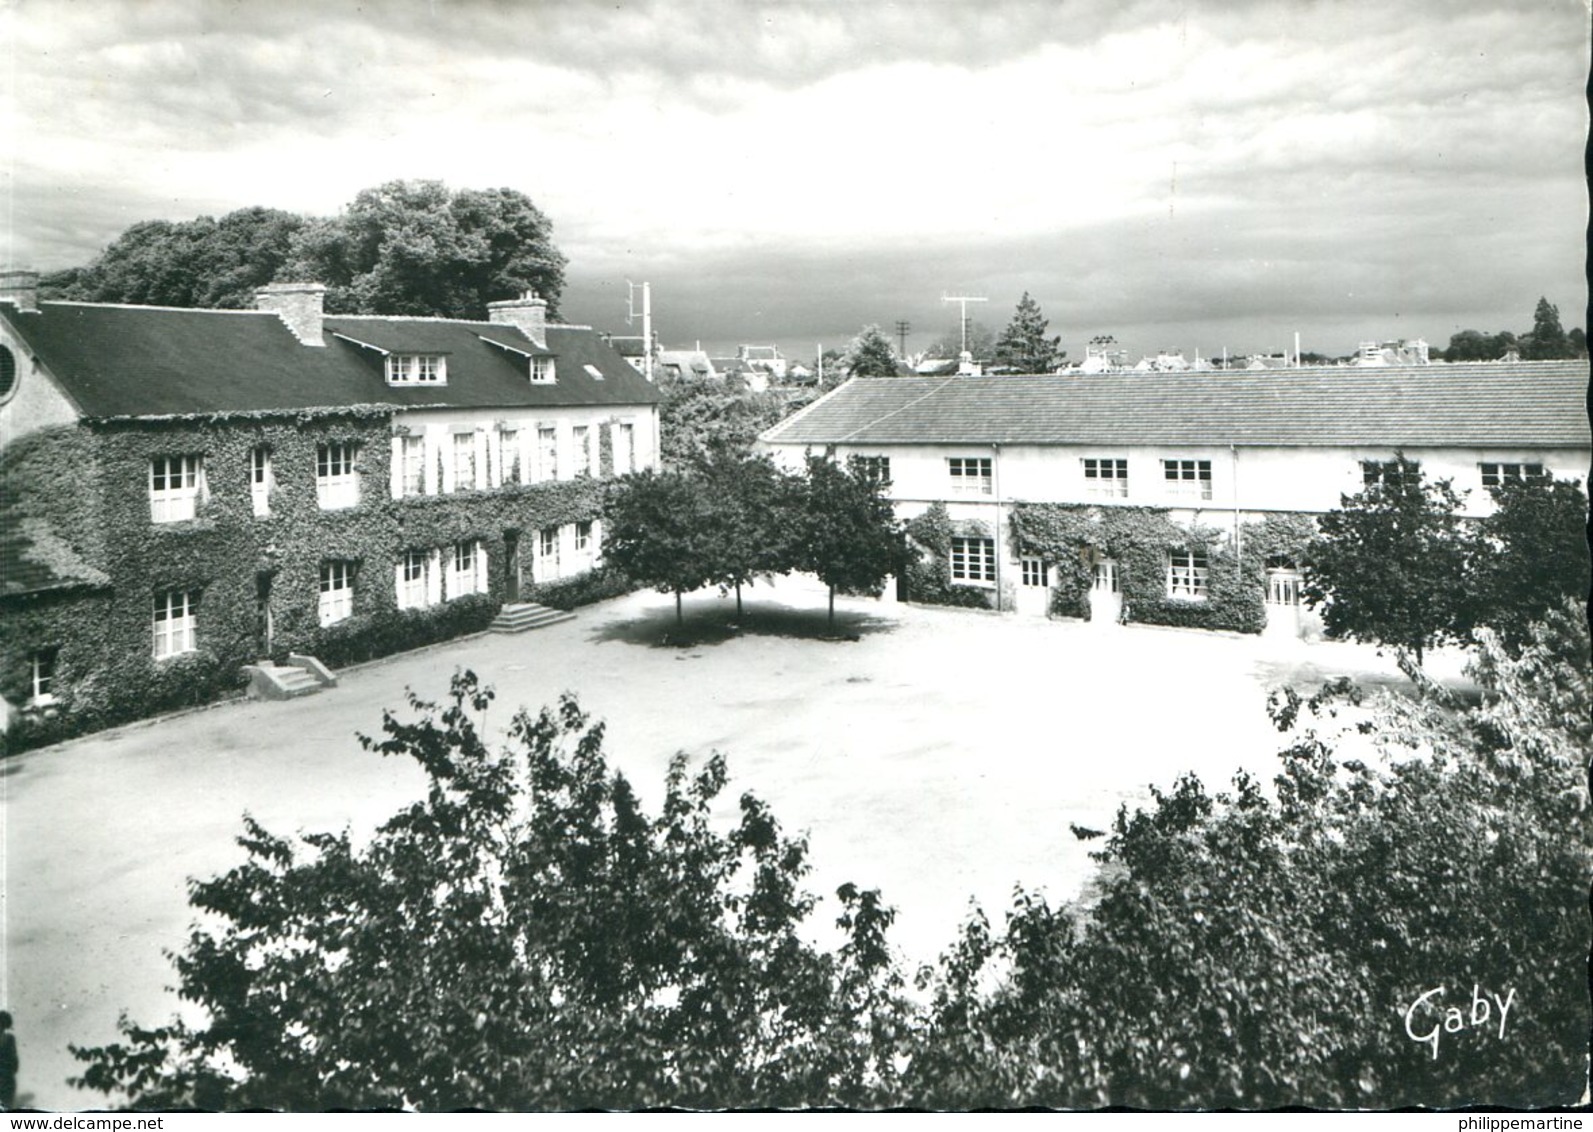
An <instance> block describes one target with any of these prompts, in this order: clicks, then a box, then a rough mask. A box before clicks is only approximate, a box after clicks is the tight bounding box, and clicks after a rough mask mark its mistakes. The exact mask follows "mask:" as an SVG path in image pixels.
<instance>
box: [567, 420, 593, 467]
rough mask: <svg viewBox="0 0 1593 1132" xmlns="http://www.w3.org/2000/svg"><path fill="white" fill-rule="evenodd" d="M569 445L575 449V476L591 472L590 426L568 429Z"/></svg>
mask: <svg viewBox="0 0 1593 1132" xmlns="http://www.w3.org/2000/svg"><path fill="white" fill-rule="evenodd" d="M570 445H571V447H572V448H574V449H575V474H576V475H578V476H579V475H590V474H591V472H592V426H591V425H573V426H572V427H571V428H570Z"/></svg>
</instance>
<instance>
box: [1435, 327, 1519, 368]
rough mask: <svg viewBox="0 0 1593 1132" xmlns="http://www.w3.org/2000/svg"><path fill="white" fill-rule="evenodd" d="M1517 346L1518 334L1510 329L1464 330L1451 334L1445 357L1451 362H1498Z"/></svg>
mask: <svg viewBox="0 0 1593 1132" xmlns="http://www.w3.org/2000/svg"><path fill="white" fill-rule="evenodd" d="M1515 348H1516V336H1515V335H1514V334H1512V333H1510V331H1508V330H1503V331H1500V332H1499V333H1498V334H1484V333H1482V332H1481V331H1480V330H1462V331H1460V332H1459V333H1457V334H1453V335H1451V336H1450V338H1449V349H1447V350H1445V351H1444V359H1445V360H1446V361H1451V362H1496V361H1498V360H1499V359H1500V358H1502V357H1504V356H1505V354H1506V353H1508V352H1509V351H1510V350H1513V349H1515Z"/></svg>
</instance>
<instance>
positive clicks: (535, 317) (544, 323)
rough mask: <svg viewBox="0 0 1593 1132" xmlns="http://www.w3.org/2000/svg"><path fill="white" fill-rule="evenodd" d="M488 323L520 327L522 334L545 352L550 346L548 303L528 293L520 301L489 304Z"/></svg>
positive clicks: (533, 293)
mask: <svg viewBox="0 0 1593 1132" xmlns="http://www.w3.org/2000/svg"><path fill="white" fill-rule="evenodd" d="M487 321H488V322H495V323H498V324H499V325H501V326H518V327H519V328H520V332H521V333H522V334H524V335H525V336H526V337H527V338H529V339H531V341H533V342H535V343H536V344H537V345H538V346H541V347H542V348H543V349H544V350H545V349H547V346H548V301H547V300H546V299H539V298H537V293H536V292H535V291H527V292H526V293H525V294H523V295H521V296H520V297H519V298H518V299H505V300H503V301H502V302H499V303H488V304H487Z"/></svg>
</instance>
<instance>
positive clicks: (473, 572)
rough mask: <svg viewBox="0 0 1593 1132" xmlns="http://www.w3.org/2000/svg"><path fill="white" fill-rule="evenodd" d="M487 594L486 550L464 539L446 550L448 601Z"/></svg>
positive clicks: (480, 544)
mask: <svg viewBox="0 0 1593 1132" xmlns="http://www.w3.org/2000/svg"><path fill="white" fill-rule="evenodd" d="M486 592H487V548H486V547H485V546H483V545H482V543H481V540H480V539H464V540H462V541H460V542H456V543H454V544H453V546H451V547H450V548H449V550H448V600H449V601H453V600H454V599H455V598H460V597H465V596H467V595H469V594H480V593H486Z"/></svg>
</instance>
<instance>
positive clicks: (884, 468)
mask: <svg viewBox="0 0 1593 1132" xmlns="http://www.w3.org/2000/svg"><path fill="white" fill-rule="evenodd" d="M852 466H853V467H854V468H856V469H857V474H858V475H860V476H862V477H863V478H864V479H865V480H867V481H868V482H869V483H871V484H874V485H876V486H878V487H884V486H885V485H886V484H888V483H890V482H891V458H890V457H889V456H853V457H852Z"/></svg>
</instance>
